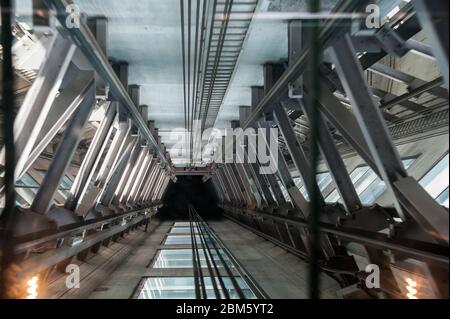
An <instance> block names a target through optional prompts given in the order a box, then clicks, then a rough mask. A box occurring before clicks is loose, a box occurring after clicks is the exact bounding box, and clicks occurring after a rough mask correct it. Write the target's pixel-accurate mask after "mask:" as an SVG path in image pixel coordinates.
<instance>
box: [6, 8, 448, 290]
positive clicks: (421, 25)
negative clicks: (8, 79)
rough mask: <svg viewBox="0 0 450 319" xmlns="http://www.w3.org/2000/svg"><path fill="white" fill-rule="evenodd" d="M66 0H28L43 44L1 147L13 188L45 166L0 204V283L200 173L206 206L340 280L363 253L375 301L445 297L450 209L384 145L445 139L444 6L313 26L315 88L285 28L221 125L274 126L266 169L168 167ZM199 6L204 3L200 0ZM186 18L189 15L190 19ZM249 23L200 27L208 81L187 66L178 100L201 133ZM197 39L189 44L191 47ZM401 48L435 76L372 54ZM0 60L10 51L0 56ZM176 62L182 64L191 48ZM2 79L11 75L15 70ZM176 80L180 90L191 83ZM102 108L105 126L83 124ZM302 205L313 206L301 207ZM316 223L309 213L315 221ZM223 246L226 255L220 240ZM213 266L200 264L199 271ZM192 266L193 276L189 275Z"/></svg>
mask: <svg viewBox="0 0 450 319" xmlns="http://www.w3.org/2000/svg"><path fill="white" fill-rule="evenodd" d="M368 2H369V1H361V0H358V1H357V0H342V1H340V2H339V4H338V5H337V7H336V8H335V10H334V12H335V13H351V12H354V11H357V10H359V9H360V8H361V7H362V6H363V5H365V4H367V3H368ZM242 3H246V2H239V1H236V2H235V3H234V4H233V1H229V0H218V1H214V4H215V5H217V6H218V7H220V10H219V9H217V12H222V11H223V12H224V14H225V15H232V14H233V10H237V9H239V6H242V5H243V4H242ZM431 3H432V4H431ZM69 4H71V1H70V0H34V1H33V5H34V9H35V10H34V12H40V13H42V12H44V13H45V14H44V15H40V16H35V17H34V25H35V27H36V34H35V36H36V37H39V36H45V37H47V38H49V39H50V40H49V44H48V45H49V48H48V50H47V52H48V53H47V55H46V57H45V60H44V61H43V63H42V65H41V67H40V68H39V72H38V73H37V74H36V75H33V74H31V75H30V74H28V73H27V75H26V76H27V81H28V83H30V87H29V89H28V90H27V92H26V95H25V98H24V101H23V103H22V105H21V106H20V108H19V110H18V113H17V116H16V118H15V121H14V140H13V141H9V143H5V147H4V148H3V149H2V155H4V154H7V155H8V154H15V168H14V173H13V176H14V182H16V183H17V182H18V181H20V180H21V179H22V178H23V177H24V176H25V174H27V172H29V171H30V169H33V168H34V167H35V166H39V165H41V163H40V162H39V161H41V160H42V158H43V157H45V156H47V157H46V161H45V165H44V166H45V171H46V173H45V176H43V178H42V182H41V183H40V185H39V186H38V188H37V189H36V194H35V197H34V199H33V201H32V203H31V204H30V207H28V208H23V207H11V206H9V204H7V205H6V206H7V207H6V208H5V211H6V213H4V214H3V215H2V218H6V217H8V218H9V219H10V220H9V221H8V222H7V223H5V224H4V225H7V226H8V227H10V228H11V230H12V231H11V232H5V230H6V229H5V228H3V229H2V230H3V232H4V233H6V234H7V235H8V236H10V238H7V240H8V243H9V246H10V247H9V248H8V249H9V250H10V252H9V253H8V254H5V255H4V256H3V257H4V258H8V259H7V260H6V261H4V262H3V267H8V266H10V267H11V271H8V272H7V273H8V277H7V278H6V279H7V281H8V284H11V285H14V283H15V282H16V281H17V280H20V279H21V278H25V277H27V276H31V275H34V274H36V273H40V272H46V271H48V270H49V269H51V268H52V267H54V266H57V267H64V265H66V264H67V263H69V262H70V260H71V258H73V257H75V256H77V257H78V258H79V259H83V258H86V256H87V254H88V253H89V251H92V252H97V251H98V250H99V249H100V248H101V247H102V246H108V244H109V243H110V241H114V240H118V238H119V237H120V236H121V235H123V234H124V233H126V232H129V231H131V230H135V229H137V228H138V227H145V225H148V223H149V221H150V219H151V218H152V216H153V215H154V213H155V211H156V209H157V208H158V207H160V206H161V205H162V204H163V203H162V198H163V195H164V193H165V191H166V189H167V187H168V185H169V183H171V182H176V181H177V177H176V175H185V174H186V175H194V174H201V175H204V177H203V181H204V182H205V183H210V184H211V185H212V187H213V188H214V189H215V192H216V195H217V198H218V201H219V203H218V206H220V207H221V208H222V209H223V211H224V214H225V216H226V217H227V218H229V219H230V220H233V221H235V222H237V223H239V224H241V225H243V226H244V227H247V228H248V229H250V230H252V231H254V232H255V233H257V234H258V235H260V236H262V237H264V238H266V239H267V240H270V241H272V242H273V243H275V244H276V245H279V246H281V247H283V248H284V249H286V250H288V251H290V252H291V253H293V254H295V255H297V256H299V257H301V258H303V259H305V260H308V261H310V262H311V263H312V265H313V266H316V267H318V268H320V269H321V270H322V271H324V272H326V273H328V274H330V275H332V276H333V277H334V278H336V279H337V280H338V281H339V283H340V284H341V285H342V287H347V286H352V285H353V286H354V288H355V290H358V289H363V288H361V287H363V285H359V284H360V283H361V282H362V281H364V280H365V279H366V277H367V275H368V274H367V273H365V272H361V271H360V270H359V268H358V266H357V263H356V260H355V258H354V255H357V254H359V255H363V256H365V257H366V258H367V259H368V260H369V261H370V263H372V264H375V265H377V266H379V268H380V271H381V273H382V274H383V275H382V276H381V285H380V288H379V289H377V290H376V295H374V294H373V292H367V291H366V293H367V294H370V295H371V296H372V297H380V298H381V297H393V298H401V297H402V296H403V295H404V291H403V287H402V286H401V285H400V284H399V282H398V273H399V272H403V273H410V274H412V275H417V276H421V277H423V278H425V279H426V284H427V285H428V286H429V287H431V291H432V295H433V296H435V297H448V267H449V257H448V243H449V212H448V210H447V209H446V208H444V207H442V206H440V205H439V204H437V202H436V201H435V200H434V199H433V198H432V197H431V196H430V195H428V193H427V192H426V191H425V190H424V188H423V187H421V186H420V184H419V183H418V181H416V180H415V179H414V178H412V177H411V176H409V175H408V172H407V171H406V169H405V168H404V166H403V164H402V161H401V159H400V156H399V154H398V151H397V147H396V146H395V145H394V140H397V139H401V138H405V137H409V136H411V135H413V134H414V133H415V128H417V127H420V130H421V131H422V132H424V134H425V133H427V132H428V131H432V130H434V129H437V128H438V129H439V128H441V129H442V128H444V129H445V128H446V129H447V132H448V84H449V77H448V38H445V35H443V34H442V30H444V27H445V30H446V29H447V27H448V16H447V17H445V18H443V17H442V15H440V12H448V2H446V1H425V0H413V1H412V2H411V3H408V4H407V5H405V7H404V8H402V10H401V12H399V13H398V14H397V18H396V19H393V20H391V21H390V22H389V23H386V24H384V25H382V26H380V27H379V28H376V29H370V30H365V29H364V27H363V26H362V25H359V26H358V27H359V29H358V30H357V31H355V30H354V28H353V27H352V26H351V25H348V26H345V27H343V23H342V21H341V20H339V19H337V20H336V19H329V20H326V21H323V24H322V26H321V28H320V34H319V37H318V39H316V41H318V43H319V44H320V46H321V48H322V50H323V51H324V52H325V53H326V54H324V58H323V60H321V63H320V68H319V69H318V70H314V71H316V72H317V77H318V84H319V90H316V88H315V87H314V86H313V85H312V84H311V83H310V82H309V81H307V77H306V76H305V74H306V72H307V69H308V63H309V61H310V57H311V55H312V54H311V48H310V47H309V46H308V45H307V44H306V43H305V42H304V40H303V39H304V38H305V32H308V27H306V26H304V25H302V23H301V22H299V21H291V22H290V23H289V34H288V39H289V61H288V65H287V66H285V65H279V64H277V63H272V61H268V63H267V64H265V65H264V88H256V87H255V88H253V90H252V105H251V106H241V110H240V111H241V112H240V119H239V121H238V122H239V123H236V122H235V123H234V124H233V125H238V126H239V127H241V128H242V129H244V130H245V129H247V128H272V127H277V128H278V130H279V132H280V133H281V134H280V136H279V139H280V140H281V141H282V143H281V144H280V147H279V149H278V150H277V152H278V153H277V158H278V163H277V164H278V170H277V172H276V173H275V174H266V175H265V174H261V173H260V168H261V167H262V166H263V165H262V164H261V163H259V162H256V163H241V162H240V161H235V162H233V163H225V164H219V163H214V164H213V165H212V170H206V169H205V170H204V171H201V170H199V171H198V170H196V171H195V172H194V171H182V170H178V171H177V170H175V169H174V168H173V167H172V165H171V159H170V156H169V154H168V152H167V151H166V148H165V146H164V145H163V144H162V143H161V137H160V136H158V129H157V128H156V127H155V123H154V121H151V120H149V119H148V107H147V106H146V105H140V101H139V86H137V85H129V84H128V65H127V63H126V62H121V61H118V62H115V63H113V64H111V63H110V62H109V61H108V58H107V57H108V54H107V49H106V38H107V33H106V32H107V23H108V22H107V20H106V19H104V18H92V19H87V20H86V21H85V20H83V19H82V20H81V21H80V25H79V27H77V28H70V27H67V25H66V21H67V19H68V18H69V13H68V12H67V11H66V7H67V5H69ZM256 5H257V1H252V2H251V3H250V5H249V6H250V8H248V11H245V12H244V13H245V14H249V15H250V16H251V15H252V13H253V12H254V11H255V8H256ZM5 9H8V8H2V12H3V11H4V10H5ZM202 9H204V11H206V7H204V6H202ZM189 10H190V8H189ZM202 11H203V10H202ZM212 11H213V12H216V8H214V10H212ZM227 12H228V13H227ZM197 17H198V18H197V19H198V20H199V19H200V15H199V14H197ZM189 19H190V15H189ZM225 20H226V19H225ZM248 20H249V19H247V18H244V19H243V21H237V20H233V19H231V20H230V21H227V22H224V19H222V20H221V17H220V16H219V15H214V16H213V19H212V22H211V24H210V26H211V28H210V30H209V33H208V34H204V31H203V30H202V28H200V30H201V32H200V38H201V39H209V45H208V47H207V48H205V49H204V50H206V52H207V55H206V57H204V58H202V59H201V61H198V62H197V56H196V57H195V62H194V66H193V68H194V69H198V70H199V68H200V66H199V65H200V63H203V64H202V69H203V70H204V75H203V77H202V78H201V79H200V78H199V76H200V75H199V74H197V73H198V72H199V71H197V70H196V71H195V72H196V75H195V76H194V78H195V84H194V83H192V96H191V95H190V94H189V96H188V97H187V98H188V100H189V101H188V102H189V103H191V100H192V103H191V104H189V105H190V106H189V109H190V110H189V111H190V112H192V110H194V112H193V114H192V115H189V116H190V117H188V118H189V119H196V118H199V119H201V120H202V121H203V124H204V126H207V127H208V126H211V125H212V122H213V121H214V120H215V118H216V116H217V113H218V110H219V107H220V105H221V104H222V102H223V98H224V95H225V92H226V90H227V88H228V85H229V83H230V80H231V78H232V74H233V70H234V68H235V66H236V62H237V59H238V57H239V51H240V50H241V48H242V46H243V43H244V39H245V36H246V33H247V29H248V27H249V24H248V22H249V21H248ZM250 20H251V19H250ZM228 22H229V25H227V23H228ZM200 23H201V26H202V27H203V26H204V25H206V23H203V21H201V22H200ZM227 29H228V30H232V31H233V32H234V33H233V32H231V33H227ZM421 30H424V31H425V32H426V33H427V34H428V35H429V38H430V40H431V42H432V45H431V46H430V47H427V46H424V45H423V44H421V43H417V41H414V40H412V39H411V38H412V37H413V36H414V35H415V34H417V33H418V32H420V31H421ZM196 32H198V31H197V29H196ZM190 33H191V31H190V30H189V34H190ZM207 35H208V37H209V38H208V37H207ZM183 36H184V32H183ZM211 43H213V45H211ZM198 45H200V44H199V43H197V41H195V49H197V46H198ZM214 48H215V49H216V51H214ZM189 50H191V49H190V47H189ZM199 50H200V51H202V49H201V47H200V48H199ZM411 50H415V51H420V52H421V53H422V54H424V55H427V56H429V57H431V58H433V59H435V60H436V61H437V64H438V66H439V68H440V70H441V74H442V77H439V78H436V79H435V80H433V81H431V82H425V81H422V80H419V79H415V78H413V77H411V76H409V75H406V74H404V73H402V72H400V71H398V70H395V69H393V68H389V67H387V66H385V65H383V64H381V63H380V60H382V59H383V58H385V57H386V56H391V55H392V56H398V57H401V56H404V55H405V54H407V53H408V52H410V51H411ZM189 52H190V51H189ZM313 53H314V52H313ZM1 54H2V55H5V56H6V55H9V58H11V52H8V51H7V50H2V52H1ZM80 56H82V57H83V58H80ZM193 60H194V58H193ZM197 63H198V65H197ZM188 68H189V70H191V65H190V57H189V63H188ZM366 70H370V71H371V72H374V73H377V74H380V75H382V76H384V77H386V78H389V79H393V80H394V81H398V82H401V83H404V84H406V85H407V86H408V88H409V91H408V92H407V93H405V94H404V95H400V96H395V95H393V94H391V93H388V92H384V91H381V90H380V89H376V88H372V87H371V86H370V85H369V83H368V81H367V79H366V76H365V74H364V71H366ZM14 72H15V73H16V74H22V73H23V70H14ZM221 72H222V73H221ZM189 77H190V75H189ZM200 80H201V82H200ZM188 86H189V88H188V90H190V87H191V84H190V83H189V85H188ZM194 87H195V89H194ZM424 92H426V93H428V94H430V95H432V96H434V97H436V98H439V99H442V100H444V103H440V104H439V105H437V106H433V107H425V106H424V105H421V104H419V103H417V102H416V101H412V98H414V97H416V96H418V95H420V94H423V93H424ZM8 93H12V92H3V94H4V96H7V94H8ZM2 103H3V102H2ZM392 106H401V107H402V108H403V109H406V110H408V111H411V112H412V114H413V115H411V113H408V114H407V115H406V116H401V115H395V114H394V115H393V114H391V113H390V112H388V109H389V108H390V107H392ZM192 108H193V109H192ZM98 114H100V115H98ZM96 115H98V116H97V117H96ZM98 117H100V118H101V120H91V119H92V118H98ZM300 117H302V118H303V119H308V120H309V121H310V122H311V123H312V124H314V125H315V127H317V128H318V130H317V135H316V139H313V141H312V143H315V146H316V147H317V148H318V150H319V152H320V156H321V159H322V161H323V162H324V163H325V164H326V166H327V167H328V169H329V172H330V173H331V176H332V178H333V180H334V183H335V184H336V187H337V190H338V193H339V195H340V197H341V199H342V204H339V203H336V204H329V203H326V201H325V199H324V198H323V196H322V195H321V194H320V192H318V191H317V189H318V185H317V183H316V182H315V175H316V174H315V173H316V172H315V170H316V166H317V165H316V164H317V163H315V162H312V161H311V158H312V156H310V155H311V152H312V151H313V149H314V148H312V147H310V146H311V145H313V144H312V143H311V145H309V146H308V145H306V143H303V142H302V141H299V139H298V134H297V133H298V132H297V130H296V123H297V122H296V121H297V120H299V119H300ZM186 126H188V127H189V124H187V125H186ZM191 126H192V125H191ZM9 148H13V150H14V152H11V149H9ZM349 152H353V153H356V154H358V155H359V156H360V157H361V158H362V159H363V160H364V161H365V162H366V163H367V165H368V166H369V167H370V168H371V169H372V170H373V171H374V172H375V173H376V174H377V175H378V176H379V178H380V179H381V180H383V181H384V183H385V184H386V186H387V189H388V192H389V194H390V195H391V197H392V199H393V200H394V207H380V206H378V205H374V206H371V207H367V206H364V205H363V204H362V203H361V200H360V198H359V196H358V194H357V192H356V190H355V186H354V185H353V183H352V180H351V177H350V175H349V173H348V171H347V168H346V166H345V164H344V156H345V155H347V154H348V153H349ZM44 155H45V156H44ZM269 155H270V156H273V157H275V156H274V154H269ZM0 158H1V159H0V160H1V161H3V162H0V169H1V174H2V176H1V177H2V178H4V179H5V183H4V185H1V186H0V187H1V194H0V195H1V196H2V197H5V194H10V193H11V189H14V185H10V184H8V180H9V179H7V178H6V177H9V176H8V174H7V172H6V171H5V167H7V164H8V163H6V162H5V160H4V158H5V156H1V157H0ZM6 158H8V157H7V156H6ZM38 162H39V165H37V164H36V163H38ZM9 167H10V166H9ZM292 169H294V170H295V171H296V174H298V175H299V176H300V177H301V178H302V180H303V182H304V186H305V189H306V193H307V194H308V198H306V197H305V196H304V195H303V194H302V192H301V191H300V190H299V188H298V187H297V185H296V184H295V182H294V178H293V175H292V174H291V171H292ZM68 172H76V173H74V174H73V176H74V180H73V184H72V186H71V187H70V189H67V190H65V191H66V193H67V195H66V196H64V197H62V196H61V187H60V185H61V182H62V180H63V178H64V176H65V175H66V174H67V173H68ZM10 174H11V173H10ZM283 188H284V189H285V190H286V192H287V194H288V199H286V198H285V196H284V194H283ZM6 201H7V203H8V198H7V199H6ZM312 201H314V204H315V206H316V208H317V209H312V208H311V202H312ZM189 212H190V218H191V231H192V234H193V231H194V230H193V227H194V224H196V225H197V231H198V232H199V233H201V234H202V238H201V240H203V241H204V240H205V238H209V239H211V238H213V239H214V241H216V242H219V243H220V239H219V238H218V237H217V236H216V235H215V234H214V233H213V231H211V229H209V228H208V227H207V225H206V224H205V223H204V221H203V220H202V219H201V218H200V216H198V214H197V213H196V212H195V209H194V208H190V209H189ZM314 219H317V221H318V222H317V223H311V221H313V220H314ZM311 224H312V226H311ZM198 225H200V226H198ZM316 231H318V232H319V244H320V247H318V248H319V250H318V256H316V257H317V260H316V257H314V254H313V253H312V251H311V238H312V234H314V232H316ZM193 238H195V236H193ZM205 243H206V242H205ZM355 245H356V246H357V249H356V250H357V251H358V253H355V248H354V247H355ZM192 246H193V248H194V247H196V246H197V243H194V242H193V243H192ZM206 247H207V249H208V253H209V254H210V252H209V250H210V249H215V250H216V251H217V249H218V247H215V246H214V247H213V246H210V245H209V244H207V245H206ZM220 249H222V250H224V251H226V247H225V246H224V245H223V244H221V243H220ZM195 255H196V253H195V252H193V256H194V258H195ZM5 256H6V257H5ZM210 256H212V255H211V254H210ZM219 256H220V255H219ZM230 256H231V255H229V257H230ZM210 261H211V262H212V263H213V262H214V259H213V258H211V259H210ZM194 264H195V260H194ZM13 266H14V267H13ZM213 267H214V265H212V264H211V265H210V264H208V268H209V271H210V273H211V275H213V273H215V271H214V269H213ZM6 269H7V270H9V268H6ZM2 270H5V269H2ZM236 271H238V272H239V271H241V269H239V267H237V269H236ZM196 275H197V277H196V280H197V279H199V278H200V277H201V276H198V274H196ZM240 275H241V276H242V277H246V276H247V277H248V275H247V274H245V273H240ZM197 287H198V289H197V291H196V292H197V294H198V296H201V295H202V294H204V292H202V291H201V289H202V285H201V284H198V286H197ZM223 290H224V291H225V289H223ZM237 291H239V290H238V289H237ZM216 292H217V290H216ZM261 295H262V293H261ZM13 297H14V296H13Z"/></svg>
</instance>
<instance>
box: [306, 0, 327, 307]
mask: <svg viewBox="0 0 450 319" xmlns="http://www.w3.org/2000/svg"><path fill="white" fill-rule="evenodd" d="M319 10H320V0H310V1H309V11H310V13H311V14H313V15H314V14H317V13H318V12H319ZM307 31H308V33H309V35H308V40H309V46H310V48H311V49H310V54H309V57H308V59H309V63H308V65H309V69H308V70H307V71H308V73H307V81H309V83H310V85H309V87H311V91H312V92H311V96H309V99H310V101H308V105H311V106H312V107H311V112H310V116H309V121H310V134H311V139H310V143H311V144H310V161H309V162H310V163H311V166H310V167H311V170H312V174H309V175H310V176H309V179H310V181H309V184H310V185H311V202H310V216H309V222H310V224H309V232H310V241H309V243H310V249H309V251H310V260H309V261H310V263H309V265H310V272H309V297H310V298H311V299H319V298H320V293H319V287H320V277H319V276H320V273H319V265H318V255H319V253H320V237H319V227H318V226H319V225H318V224H319V220H320V215H319V214H320V207H321V205H320V191H319V189H318V186H317V182H316V171H317V161H318V151H319V149H318V145H317V136H318V130H319V127H318V125H317V116H318V115H317V110H318V108H317V107H316V96H319V82H318V80H319V78H318V75H319V72H320V71H319V70H320V69H319V67H320V63H321V49H322V48H321V44H320V41H319V34H320V20H319V19H318V18H316V19H312V20H311V25H310V26H308V29H307ZM321 129H325V128H321Z"/></svg>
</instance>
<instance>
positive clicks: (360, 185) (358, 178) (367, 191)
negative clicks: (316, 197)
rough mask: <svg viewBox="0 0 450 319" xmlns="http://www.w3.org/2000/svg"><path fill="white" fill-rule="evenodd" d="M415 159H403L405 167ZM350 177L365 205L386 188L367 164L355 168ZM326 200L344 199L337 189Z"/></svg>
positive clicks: (333, 201)
mask: <svg viewBox="0 0 450 319" xmlns="http://www.w3.org/2000/svg"><path fill="white" fill-rule="evenodd" d="M414 161H415V159H414V158H410V159H405V160H402V162H403V166H404V167H405V169H408V168H409V167H410V166H411V164H412V163H414ZM350 178H351V180H352V183H353V185H354V186H355V190H356V193H357V194H358V195H359V198H360V199H361V203H362V204H364V205H371V204H373V203H374V202H375V201H376V200H377V199H378V197H380V196H381V194H383V192H384V191H385V190H386V184H385V183H384V182H383V181H382V180H381V179H380V178H379V177H378V176H377V175H376V174H375V172H374V171H373V170H372V169H371V168H370V167H369V166H367V165H365V166H360V167H357V168H355V169H354V170H353V172H352V173H351V174H350ZM325 201H326V202H328V203H335V202H337V201H339V202H341V203H342V199H341V197H340V195H339V192H338V190H337V189H335V190H334V191H333V192H331V194H330V195H328V196H327V198H325Z"/></svg>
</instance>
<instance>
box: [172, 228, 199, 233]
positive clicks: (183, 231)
mask: <svg viewBox="0 0 450 319" xmlns="http://www.w3.org/2000/svg"><path fill="white" fill-rule="evenodd" d="M170 233H171V234H190V233H191V228H190V227H172V229H171V230H170ZM194 233H195V234H197V233H198V231H197V228H196V227H194Z"/></svg>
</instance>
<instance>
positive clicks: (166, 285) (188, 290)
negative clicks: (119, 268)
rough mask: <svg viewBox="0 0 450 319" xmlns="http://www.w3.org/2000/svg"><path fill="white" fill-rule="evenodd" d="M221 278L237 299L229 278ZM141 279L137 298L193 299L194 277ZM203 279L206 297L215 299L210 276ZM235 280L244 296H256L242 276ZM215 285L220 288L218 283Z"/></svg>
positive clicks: (231, 295) (231, 294)
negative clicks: (141, 282) (140, 287)
mask: <svg viewBox="0 0 450 319" xmlns="http://www.w3.org/2000/svg"><path fill="white" fill-rule="evenodd" d="M222 278H223V282H224V285H225V288H226V289H227V290H228V292H229V295H230V298H232V299H238V294H237V292H236V290H235V289H234V287H233V284H232V282H231V279H230V278H229V277H222ZM143 280H144V283H143V284H142V289H141V291H140V292H139V295H138V297H137V298H138V299H195V283H194V277H150V278H144V279H143ZM215 280H217V279H215ZM204 281H205V288H206V294H207V296H208V298H209V299H215V294H214V289H213V285H212V281H211V277H205V278H204ZM236 281H237V283H238V285H239V287H240V288H241V290H242V291H243V293H244V295H245V297H246V298H248V299H255V298H256V297H255V295H254V294H253V292H252V291H251V290H250V288H249V287H248V285H247V284H246V283H245V281H244V280H243V279H242V278H240V277H236ZM217 286H218V287H219V289H220V286H219V284H218V285H217ZM222 296H223V293H222Z"/></svg>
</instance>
